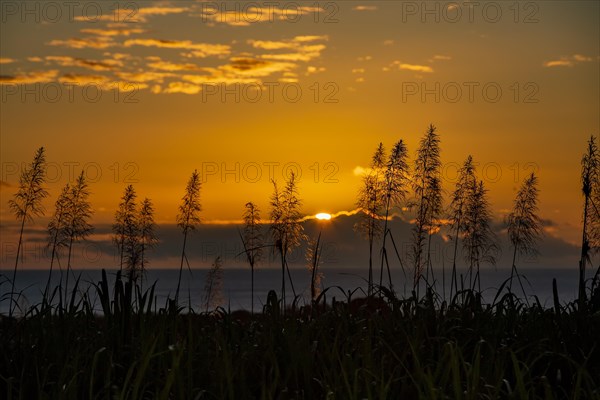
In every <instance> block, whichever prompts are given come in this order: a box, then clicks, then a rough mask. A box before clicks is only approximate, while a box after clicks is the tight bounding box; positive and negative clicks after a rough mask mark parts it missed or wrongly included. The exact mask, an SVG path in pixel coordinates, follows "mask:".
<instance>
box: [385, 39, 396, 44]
mask: <svg viewBox="0 0 600 400" xmlns="http://www.w3.org/2000/svg"><path fill="white" fill-rule="evenodd" d="M383 45H384V46H393V45H394V41H393V40H392V39H387V40H384V41H383Z"/></svg>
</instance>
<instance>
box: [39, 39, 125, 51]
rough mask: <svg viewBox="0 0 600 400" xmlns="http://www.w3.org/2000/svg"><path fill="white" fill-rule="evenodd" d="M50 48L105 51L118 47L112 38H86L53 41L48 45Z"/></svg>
mask: <svg viewBox="0 0 600 400" xmlns="http://www.w3.org/2000/svg"><path fill="white" fill-rule="evenodd" d="M48 44H49V45H50V46H63V47H68V48H72V49H86V48H92V49H105V48H107V47H113V46H116V43H115V42H113V40H112V38H110V37H104V36H100V37H86V38H70V39H66V40H59V39H55V40H51V41H50V42H49V43H48Z"/></svg>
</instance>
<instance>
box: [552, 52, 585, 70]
mask: <svg viewBox="0 0 600 400" xmlns="http://www.w3.org/2000/svg"><path fill="white" fill-rule="evenodd" d="M591 61H593V59H592V57H588V56H584V55H581V54H573V55H572V56H563V57H561V58H560V59H558V60H551V61H546V62H545V63H544V67H546V68H552V67H574V66H575V65H577V64H580V63H583V62H591Z"/></svg>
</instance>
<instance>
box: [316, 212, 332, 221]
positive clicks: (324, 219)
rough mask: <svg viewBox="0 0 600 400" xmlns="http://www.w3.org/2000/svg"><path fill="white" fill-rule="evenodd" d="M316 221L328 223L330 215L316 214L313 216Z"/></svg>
mask: <svg viewBox="0 0 600 400" xmlns="http://www.w3.org/2000/svg"><path fill="white" fill-rule="evenodd" d="M315 218H316V219H320V220H323V221H328V220H330V219H331V214H327V213H318V214H317V215H315Z"/></svg>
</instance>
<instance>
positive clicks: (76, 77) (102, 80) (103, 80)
mask: <svg viewBox="0 0 600 400" xmlns="http://www.w3.org/2000/svg"><path fill="white" fill-rule="evenodd" d="M58 81H59V82H60V83H70V84H75V83H76V84H78V85H94V86H104V85H105V84H107V83H108V82H110V79H109V78H108V77H106V76H103V75H90V74H64V75H63V76H61V77H60V78H58Z"/></svg>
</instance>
